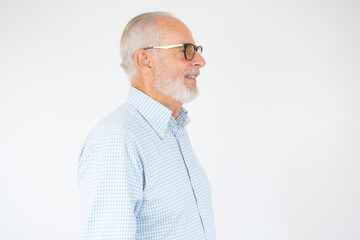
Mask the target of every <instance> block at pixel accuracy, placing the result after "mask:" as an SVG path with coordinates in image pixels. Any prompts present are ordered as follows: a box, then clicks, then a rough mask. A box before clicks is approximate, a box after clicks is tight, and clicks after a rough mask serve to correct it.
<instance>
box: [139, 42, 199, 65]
mask: <svg viewBox="0 0 360 240" xmlns="http://www.w3.org/2000/svg"><path fill="white" fill-rule="evenodd" d="M189 45H191V46H193V47H194V50H195V51H194V55H193V56H192V57H191V59H188V58H187V57H186V47H187V46H189ZM176 47H184V50H183V52H184V58H185V59H186V60H188V61H191V60H193V59H194V57H195V52H198V53H199V54H200V55H201V53H202V51H203V47H202V46H200V45H199V46H196V45H195V44H192V43H180V44H173V45H165V46H155V47H145V48H141V49H143V50H147V49H171V48H176ZM199 49H200V52H199Z"/></svg>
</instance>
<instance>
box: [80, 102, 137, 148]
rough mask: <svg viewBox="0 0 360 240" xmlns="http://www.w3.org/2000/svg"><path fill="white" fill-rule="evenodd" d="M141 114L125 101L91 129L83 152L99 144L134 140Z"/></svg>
mask: <svg viewBox="0 0 360 240" xmlns="http://www.w3.org/2000/svg"><path fill="white" fill-rule="evenodd" d="M139 121H141V115H140V114H139V113H138V111H137V110H136V109H135V108H134V107H133V106H132V105H130V104H129V103H124V104H123V105H122V106H120V107H119V108H117V109H116V110H115V111H113V112H112V113H110V114H109V115H107V116H106V117H105V118H103V119H102V120H101V121H99V122H98V123H97V124H96V125H95V127H94V128H93V129H92V130H91V131H90V133H89V134H88V136H87V138H86V139H85V142H84V144H83V147H82V151H81V154H82V152H83V151H84V150H85V149H87V148H92V147H93V146H95V145H98V144H104V143H106V142H107V144H110V145H111V144H115V145H116V144H117V143H121V144H125V145H127V144H129V143H131V142H133V138H134V132H136V131H137V125H138V122H139Z"/></svg>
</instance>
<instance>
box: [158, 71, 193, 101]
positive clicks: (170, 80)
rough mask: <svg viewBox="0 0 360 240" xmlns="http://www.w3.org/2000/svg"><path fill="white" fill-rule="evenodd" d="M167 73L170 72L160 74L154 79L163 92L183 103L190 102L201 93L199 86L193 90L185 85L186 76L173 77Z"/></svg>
mask: <svg viewBox="0 0 360 240" xmlns="http://www.w3.org/2000/svg"><path fill="white" fill-rule="evenodd" d="M167 75H168V74H158V76H156V79H155V81H154V87H155V88H156V89H157V90H159V91H160V92H161V93H163V94H165V95H166V96H169V97H171V98H172V99H174V100H176V101H179V102H182V103H188V102H190V101H192V100H194V99H195V98H196V97H197V96H198V95H199V90H198V88H197V86H196V87H195V90H192V89H191V88H189V87H188V86H186V85H185V79H184V78H185V76H184V77H171V76H167Z"/></svg>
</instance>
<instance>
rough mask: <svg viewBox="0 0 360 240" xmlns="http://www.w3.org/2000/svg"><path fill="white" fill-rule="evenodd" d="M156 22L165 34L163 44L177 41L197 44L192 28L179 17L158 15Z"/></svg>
mask: <svg viewBox="0 0 360 240" xmlns="http://www.w3.org/2000/svg"><path fill="white" fill-rule="evenodd" d="M156 24H157V26H158V27H159V28H160V30H161V32H162V34H163V38H162V40H161V44H162V45H166V44H177V43H194V44H195V42H194V39H193V37H192V34H191V32H190V30H189V29H188V28H187V27H186V25H185V24H184V23H183V22H181V21H180V20H179V19H177V18H174V17H170V16H158V17H157V22H156Z"/></svg>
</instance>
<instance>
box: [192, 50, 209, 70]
mask: <svg viewBox="0 0 360 240" xmlns="http://www.w3.org/2000/svg"><path fill="white" fill-rule="evenodd" d="M191 65H192V66H194V67H198V68H202V67H204V66H205V65H206V62H205V59H204V58H203V57H202V56H201V55H200V53H198V52H196V53H195V56H194V58H193V60H191Z"/></svg>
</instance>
